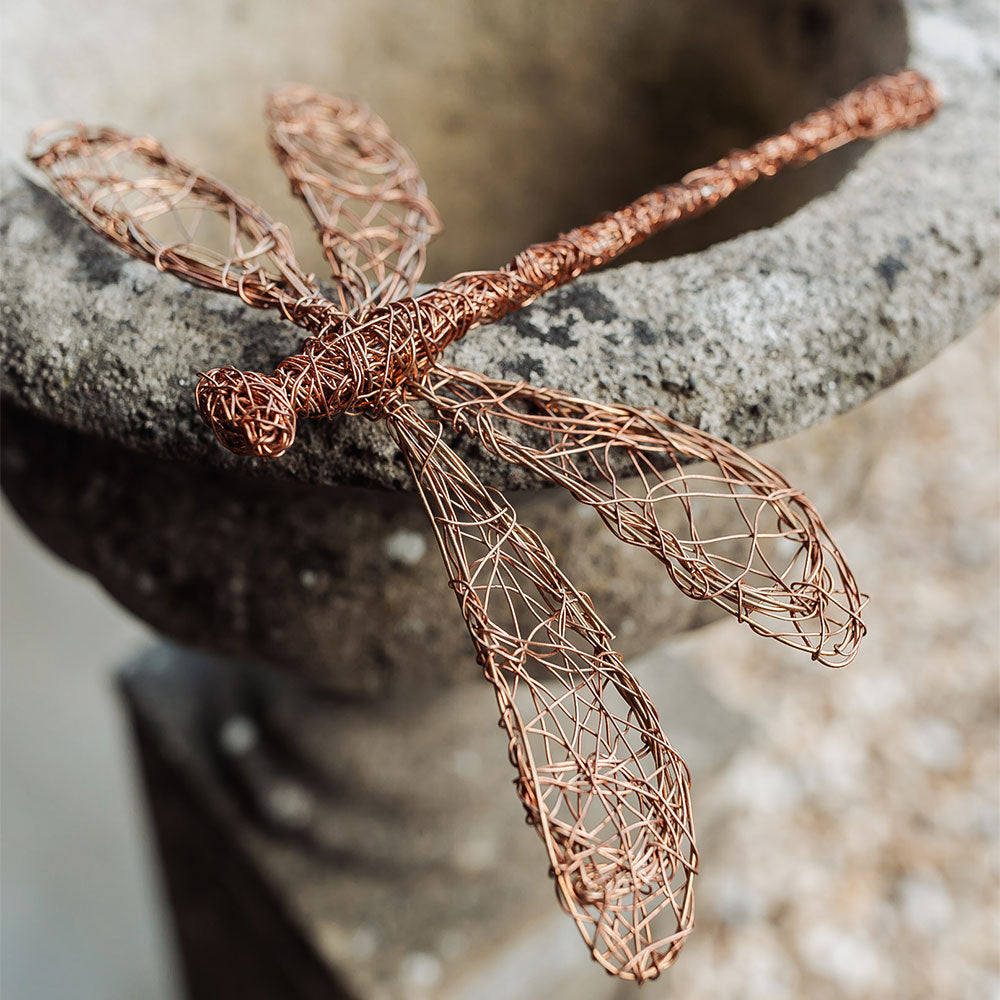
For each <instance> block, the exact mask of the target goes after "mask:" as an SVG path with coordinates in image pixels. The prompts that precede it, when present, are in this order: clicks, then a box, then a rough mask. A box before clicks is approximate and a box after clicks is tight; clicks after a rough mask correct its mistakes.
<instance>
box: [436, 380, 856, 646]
mask: <svg viewBox="0 0 1000 1000" xmlns="http://www.w3.org/2000/svg"><path fill="white" fill-rule="evenodd" d="M416 391H417V394H418V395H419V396H420V397H421V398H423V399H425V400H426V401H428V402H429V403H431V405H432V406H433V407H434V408H435V410H436V411H437V413H438V414H439V415H440V416H441V417H442V418H444V419H445V420H447V421H448V422H449V423H451V424H452V425H453V426H454V427H456V428H459V429H463V430H465V431H466V432H468V433H469V434H471V435H472V436H473V437H475V438H477V439H478V440H479V441H480V442H482V444H483V445H484V446H485V447H486V448H487V449H488V450H490V451H492V452H493V453H494V454H496V455H498V456H500V457H501V458H503V459H506V460H508V461H511V462H516V463H519V464H520V465H523V466H526V467H527V468H529V469H531V470H532V471H533V472H535V473H537V474H538V475H540V476H543V477H544V478H545V479H547V480H549V481H551V482H553V483H556V484H558V485H560V486H562V487H564V488H565V489H567V490H569V492H570V493H571V494H572V495H573V496H574V497H576V499H577V500H579V501H580V502H582V503H585V504H588V505H589V506H591V507H593V508H594V509H595V510H596V511H597V513H598V514H599V515H600V517H601V519H602V520H603V521H604V523H605V525H607V527H608V528H609V529H610V530H611V531H612V532H613V533H614V534H615V535H617V536H618V538H620V539H621V540H622V541H625V542H628V543H629V544H631V545H636V546H639V547H641V548H645V549H647V550H649V552H650V553H652V555H654V556H655V557H656V558H657V559H659V560H660V561H661V562H662V563H663V564H664V566H665V567H666V570H667V573H668V574H669V575H670V577H671V579H672V580H673V581H674V583H675V584H676V585H677V586H678V587H679V588H680V589H681V590H682V591H683V592H684V593H685V594H687V595H688V596H689V597H692V598H694V599H696V600H707V601H711V602H712V603H714V604H716V605H717V606H718V607H720V608H723V609H724V610H726V611H728V612H729V613H730V614H733V615H735V616H736V617H737V618H739V619H740V620H742V621H745V622H746V623H747V624H748V625H749V626H750V628H752V629H753V630H754V631H755V632H758V633H760V634H761V635H765V636H771V637H773V638H776V639H778V640H779V641H780V642H783V643H785V644H787V645H789V646H793V647H795V648H798V649H803V650H805V651H807V652H809V653H810V655H811V656H812V657H813V658H814V659H817V660H819V661H820V662H822V663H825V664H827V665H829V666H843V665H844V664H846V663H848V662H850V660H851V659H853V657H854V655H855V653H856V650H857V646H858V643H859V642H860V640H861V638H862V637H863V636H864V634H865V626H864V624H863V622H862V619H861V611H862V608H863V607H864V604H865V602H866V600H867V598H866V597H865V596H864V595H863V594H862V593H861V592H860V590H859V588H858V585H857V582H856V581H855V579H854V576H853V574H852V573H851V570H850V568H849V567H848V565H847V562H846V560H845V559H844V556H843V554H842V553H841V551H840V549H839V548H838V547H837V545H836V543H835V542H834V541H833V539H832V538H831V537H830V534H829V532H828V531H827V529H826V526H825V525H824V524H823V521H822V519H821V518H820V516H819V514H818V513H817V512H816V509H815V508H814V507H813V505H812V504H811V503H810V501H809V500H808V499H807V498H806V497H805V496H804V495H803V494H802V493H801V492H799V491H798V490H795V489H793V488H792V487H791V486H790V485H789V484H788V482H787V481H786V480H785V479H784V478H783V477H782V476H781V474H780V473H778V472H776V471H775V470H774V469H772V468H770V467H769V466H768V465H766V464H765V463H763V462H761V461H759V460H757V459H755V458H753V457H752V456H750V455H747V454H746V453H744V452H742V451H740V450H739V449H738V448H736V447H734V446H733V445H731V444H729V443H727V442H726V441H723V440H721V439H720V438H717V437H714V436H713V435H711V434H707V433H706V432H704V431H700V430H697V429H696V428H693V427H688V426H686V425H684V424H681V423H678V422H677V421H674V420H672V419H670V418H669V417H667V416H665V415H664V414H662V413H659V412H658V411H656V410H651V409H639V408H633V407H625V406H616V405H605V404H600V403H595V402H591V401H588V400H584V399H578V398H576V397H574V396H571V395H569V394H568V393H563V392H559V391H557V390H554V389H543V388H536V387H534V386H531V385H528V384H526V383H524V382H506V381H502V380H497V379H490V378H487V377H486V376H483V375H480V374H478V373H476V372H469V371H461V370H457V369H454V368H448V367H445V366H435V368H434V369H433V370H432V372H431V375H430V378H429V379H428V380H426V381H425V383H424V384H423V385H422V386H421V387H420V388H418V389H417V390H416ZM515 427H517V428H519V429H520V430H521V431H522V434H521V435H520V436H518V437H515V436H513V434H512V433H511V431H512V429H513V428H515ZM523 432H527V434H528V437H529V439H530V440H529V441H528V442H527V443H526V442H525V440H524V436H525V435H524V433H523Z"/></svg>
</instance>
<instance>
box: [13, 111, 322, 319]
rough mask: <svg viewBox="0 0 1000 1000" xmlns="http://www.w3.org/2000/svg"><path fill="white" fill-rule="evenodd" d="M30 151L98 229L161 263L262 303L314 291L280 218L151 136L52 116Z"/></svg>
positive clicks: (192, 278)
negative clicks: (56, 119)
mask: <svg viewBox="0 0 1000 1000" xmlns="http://www.w3.org/2000/svg"><path fill="white" fill-rule="evenodd" d="M28 156H29V158H30V159H31V160H32V161H33V162H34V163H35V165H36V166H37V167H39V169H41V170H42V171H43V172H44V173H45V174H46V175H47V176H48V178H49V180H50V181H51V182H52V186H53V187H54V188H55V190H56V192H57V193H58V194H59V195H60V196H61V197H62V198H63V200H64V201H66V202H67V203H68V204H69V205H70V206H71V207H72V208H74V209H76V211H77V212H79V213H80V215H82V216H83V218H84V219H86V221H87V222H88V223H90V225H91V226H92V227H93V228H94V229H96V230H97V231H98V232H99V233H101V234H102V235H103V236H106V237H108V238H109V239H111V240H112V241H113V242H115V243H116V244H118V246H119V247H121V248H122V249H123V250H126V251H128V252H129V253H130V254H132V255H133V256H135V257H139V258H140V259H142V260H145V261H148V262H149V263H151V264H154V265H155V266H156V267H157V268H159V269H160V270H161V271H168V272H169V273H171V274H174V275H177V276H178V277H180V278H183V279H184V280H185V281H189V282H191V283H192V284H194V285H199V286H201V287H203V288H211V289H214V290H217V291H223V292H230V293H233V294H236V295H239V296H240V297H241V298H243V299H244V300H245V301H246V302H248V303H249V304H251V305H255V306H260V307H263V308H269V307H273V306H278V305H281V304H282V303H283V302H286V303H287V302H293V301H296V300H299V299H302V298H305V297H309V296H314V295H316V293H317V290H316V287H315V285H314V284H313V281H312V278H311V277H310V276H308V275H306V274H305V273H304V272H303V271H302V269H301V268H300V267H299V265H298V262H297V261H296V259H295V255H294V253H293V251H292V246H291V241H290V240H289V237H288V234H287V232H286V231H285V228H284V226H282V225H281V224H280V223H277V222H274V221H273V220H271V219H270V218H269V217H268V216H267V214H266V213H265V212H264V210H263V209H261V208H260V207H259V206H257V205H256V204H254V203H253V202H252V201H250V200H249V199H247V198H244V197H242V196H241V195H239V194H237V193H235V192H234V191H231V190H230V189H229V188H227V187H226V186H225V185H224V184H221V183H220V182H219V181H216V180H213V179H212V178H211V177H208V176H207V175H205V174H203V173H201V172H200V171H198V170H196V169H195V168H194V167H191V166H188V165H187V164H186V163H184V162H183V161H182V160H179V159H177V158H176V157H174V156H171V155H170V154H169V153H167V152H166V150H164V148H163V147H162V146H161V145H160V144H159V143H158V142H157V141H156V140H155V139H153V138H151V137H150V136H132V135H127V134H125V133H123V132H118V131H116V130H115V129H111V128H101V127H91V126H85V125H75V124H63V123H55V124H51V125H44V126H42V127H41V128H39V129H37V130H36V131H35V132H34V133H33V134H32V137H31V139H30V140H29V149H28Z"/></svg>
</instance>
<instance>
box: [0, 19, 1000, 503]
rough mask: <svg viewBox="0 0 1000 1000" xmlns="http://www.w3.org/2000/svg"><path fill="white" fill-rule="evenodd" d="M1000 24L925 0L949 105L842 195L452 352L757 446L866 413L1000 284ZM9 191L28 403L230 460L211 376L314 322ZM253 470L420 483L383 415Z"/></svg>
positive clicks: (7, 213)
mask: <svg viewBox="0 0 1000 1000" xmlns="http://www.w3.org/2000/svg"><path fill="white" fill-rule="evenodd" d="M986 16H987V15H986V14H985V13H984V12H983V5H982V4H981V3H979V2H978V0H977V2H973V0H970V2H969V3H966V4H956V5H954V6H952V7H949V8H942V9H940V10H938V9H936V8H934V9H924V8H922V7H919V6H916V7H915V8H914V11H913V13H912V20H913V25H912V27H913V38H914V53H913V57H912V59H911V60H910V61H911V62H912V64H913V65H914V66H916V67H917V68H919V69H921V70H924V71H925V72H927V73H928V74H929V75H930V76H932V77H933V78H934V79H935V80H936V81H937V82H938V83H939V84H940V87H941V89H942V91H943V94H944V98H945V106H944V108H943V110H942V111H941V113H940V115H939V117H938V118H937V120H935V121H934V122H932V123H931V124H929V125H928V126H926V127H925V128H923V129H920V130H917V131H914V132H912V133H908V134H904V135H897V136H893V137H890V138H888V139H885V140H883V141H881V142H879V143H878V144H876V145H875V146H874V147H873V148H872V149H871V150H870V151H869V152H868V153H867V154H866V155H865V156H864V157H863V158H862V159H861V160H860V161H859V162H858V164H857V166H856V168H855V169H854V170H852V171H851V172H850V173H848V174H847V176H846V177H845V178H844V180H843V181H842V183H841V184H840V185H839V186H838V187H837V188H836V189H835V190H833V191H831V192H830V193H829V194H827V195H825V196H822V197H817V198H815V199H813V200H812V201H810V202H809V204H807V205H806V206H805V207H804V208H802V209H801V210H800V211H798V212H796V213H795V214H794V215H792V216H791V217H789V218H787V219H785V220H784V221H782V222H780V223H779V224H777V225H775V226H773V227H771V228H767V229H764V230H759V231H755V232H751V233H746V234H744V235H743V236H740V237H739V238H737V239H735V240H733V241H731V242H727V243H723V244H719V245H716V246H713V247H711V248H709V249H708V250H705V251H704V252H702V253H699V254H696V255H689V256H683V257H679V258H674V259H671V260H666V261H660V262H655V263H649V264H631V265H626V266H624V267H622V268H620V269H617V270H614V271H610V272H607V273H604V274H597V275H594V276H591V277H589V278H587V279H585V280H583V281H580V282H578V283H577V284H576V285H574V286H571V287H568V288H566V289H565V290H562V291H559V292H557V293H554V294H551V295H548V296H545V297H544V298H543V299H542V300H541V301H539V302H538V303H536V304H535V305H534V306H532V307H531V308H530V309H528V310H526V311H524V312H523V313H521V314H518V315H515V316H514V317H512V318H510V319H509V320H508V321H507V322H505V323H501V324H498V325H496V326H495V327H492V328H489V329H485V330H480V331H476V332H475V333H474V335H471V336H470V337H469V338H467V340H466V342H464V343H462V344H459V345H457V347H456V348H455V349H454V350H453V351H452V352H451V354H450V358H451V360H453V361H455V362H457V363H459V364H461V365H465V366H467V367H470V368H474V369H479V370H484V371H487V372H489V373H491V374H497V375H507V376H515V377H527V378H530V379H531V380H533V381H536V382H539V383H542V384H549V385H553V386H557V387H560V388H565V389H571V390H573V391H576V392H578V393H580V394H582V395H588V396H593V397H595V398H599V399H609V400H625V401H628V402H632V403H646V404H652V405H656V406H659V407H661V408H663V409H665V410H667V411H668V412H670V413H672V414H673V415H675V416H677V417H679V418H681V419H686V420H688V421H693V422H697V423H699V424H700V425H701V426H702V427H704V428H706V429H708V430H711V431H713V432H715V433H719V434H721V435H723V436H725V437H728V438H730V439H732V440H734V441H736V442H738V443H741V444H750V443H754V442H758V441H761V440H765V439H770V438H773V437H781V436H784V435H787V434H789V433H792V432H793V431H796V430H800V429H802V428H803V427H806V426H809V425H811V424H813V423H816V422H818V421H820V420H823V419H825V418H828V417H830V416H831V415H833V414H835V413H839V412H842V411H844V410H847V409H849V408H851V407H853V406H856V405H857V404H858V403H860V402H862V401H863V400H864V399H866V398H868V397H869V396H870V395H872V394H873V393H874V392H876V391H878V389H880V388H882V387H884V386H886V385H888V384H891V383H892V382H893V381H896V380H897V379H899V378H900V377H902V376H903V375H904V374H906V373H907V372H909V371H913V370H915V369H916V368H919V367H920V366H921V365H922V364H924V363H925V362H926V361H928V360H929V359H930V358H931V357H933V356H934V354H935V353H936V352H937V351H939V350H940V349H941V347H943V346H944V345H945V344H946V343H947V342H948V341H950V340H951V339H953V338H954V337H956V336H959V335H960V334H961V333H963V332H965V331H966V330H968V329H969V327H970V326H971V325H972V323H973V322H974V321H975V320H976V319H977V318H978V316H979V315H981V314H982V313H983V312H984V311H985V309H986V307H987V305H988V304H989V303H990V301H992V299H993V298H994V297H995V296H996V295H997V294H998V292H1000V269H998V259H1000V242H998V232H1000V228H998V225H997V220H998V217H1000V207H998V200H997V191H998V190H1000V164H998V160H997V158H996V157H994V156H990V155H987V154H986V151H985V150H984V148H983V137H984V136H989V135H995V134H996V129H997V127H998V118H997V108H996V102H995V101H994V100H993V96H992V87H993V76H992V75H993V73H994V72H995V71H996V69H997V66H998V65H1000V64H998V58H997V53H996V51H995V47H993V48H991V47H990V38H989V35H988V33H987V34H984V33H981V32H980V31H979V27H980V21H981V19H982V18H984V17H986ZM892 45H895V42H893V43H892ZM892 58H894V59H895V58H898V55H894V56H892ZM806 78H808V74H806ZM4 183H5V187H6V188H7V193H6V195H5V201H4V235H3V251H4V270H5V282H4V287H3V294H2V298H0V315H2V320H3V324H4V328H5V331H6V337H5V346H4V356H3V360H4V387H5V388H4V391H5V393H6V395H7V396H8V397H9V398H10V400H11V401H13V402H15V403H16V404H17V405H20V406H22V407H25V408H28V409H30V410H33V411H42V410H44V411H45V412H47V413H48V414H50V415H51V417H52V418H53V419H55V420H56V421H58V422H59V423H62V424H64V425H66V426H69V427H73V428H76V429H78V430H82V431H85V432H89V433H94V434H98V435H100V436H105V437H110V438H112V439H114V440H117V441H120V442H123V443H125V444H127V445H128V446H129V447H131V448H137V449H142V450H151V451H155V452H156V453H157V454H160V455H164V456H168V457H178V458H187V459H193V460H197V461H199V462H202V463H206V464H209V465H223V466H230V467H231V466H233V465H234V464H235V463H236V462H237V461H238V460H235V459H233V458H232V457H231V456H228V455H226V454H225V453H224V452H222V451H221V450H220V449H219V448H218V447H217V446H216V445H215V443H214V441H213V439H212V437H211V435H210V434H209V433H208V431H207V430H206V429H205V428H204V427H203V426H202V425H201V423H200V421H199V420H198V418H197V416H196V414H195V412H194V409H193V406H192V400H191V389H192V385H193V381H194V376H195V373H196V372H197V371H199V370H202V369H204V368H207V367H210V366H212V365H215V364H221V363H235V364H237V365H241V366H245V367H252V368H258V369H259V368H267V367H268V365H269V364H272V363H273V362H274V361H276V360H277V359H278V358H279V357H280V356H281V355H282V354H283V353H285V352H288V351H291V350H293V349H294V348H295V346H296V342H297V339H298V338H297V334H296V331H295V330H293V329H292V328H290V327H289V326H288V324H285V323H282V322H280V321H278V320H277V319H274V318H273V317H270V316H267V315H263V314H261V313H259V312H255V311H253V310H250V309H248V308H246V307H244V306H243V305H242V304H241V303H239V302H238V301H233V300H230V299H227V298H225V297H222V296H219V295H210V294H207V293H205V292H203V291H199V290H194V289H190V288H187V287H185V286H184V285H182V284H181V283H180V282H178V281H176V280H173V279H171V278H167V277H163V276H159V275H157V274H156V273H155V272H154V271H152V270H151V269H150V268H149V267H148V266H146V265H143V264H141V263H139V262H136V261H132V260H129V259H127V258H126V257H125V256H124V255H122V254H121V253H119V252H117V251H115V250H114V249H113V248H110V247H108V246H105V245H104V244H103V243H102V242H101V240H100V239H99V238H97V237H95V236H94V235H93V234H92V233H90V232H89V231H88V230H87V229H86V227H85V226H83V225H81V224H80V223H79V222H78V221H77V220H76V219H75V218H73V216H72V215H71V213H69V212H68V211H66V210H65V209H63V208H62V207H60V206H59V205H58V204H57V203H56V202H55V201H54V200H53V199H52V198H51V196H49V195H48V194H46V193H44V192H41V191H38V190H36V189H35V188H34V187H33V186H32V185H31V184H29V183H27V182H26V181H24V180H22V179H20V178H17V177H15V176H12V175H11V174H9V173H8V174H7V175H6V179H5V182H4ZM603 207H605V206H604V205H595V206H594V208H595V210H596V209H600V208H603ZM242 464H243V465H246V464H247V463H246V462H243V463H242ZM475 465H476V468H477V470H478V471H480V472H481V474H483V475H484V476H485V477H487V478H488V479H489V481H490V482H492V483H494V484H497V485H501V486H513V485H519V484H523V483H524V481H525V480H524V476H523V474H522V473H520V472H519V471H518V470H514V469H511V468H509V467H506V466H503V465H501V464H498V463H495V462H493V461H491V460H489V459H488V458H481V456H479V455H478V453H477V454H476V461H475ZM256 471H257V472H258V473H259V474H261V475H266V476H272V477H292V478H295V479H296V480H298V481H300V482H309V483H328V484H340V483H346V484H355V485H379V486H391V487H397V486H403V485H405V482H406V476H407V473H406V472H405V469H404V468H403V465H402V463H401V462H400V461H399V459H398V457H397V456H396V455H395V453H394V449H393V447H392V446H391V445H390V444H389V442H388V441H387V438H386V436H385V434H384V432H383V431H382V429H381V428H379V427H377V426H374V425H371V424H369V423H367V422H365V421H362V420H337V421H332V422H329V423H327V424H326V425H325V426H320V425H314V426H310V427H308V428H306V429H304V430H303V432H302V434H301V439H300V440H299V442H298V443H297V445H296V447H295V448H294V449H293V450H292V451H291V452H290V453H289V454H288V455H287V456H286V457H285V458H283V459H281V460H280V461H276V462H273V463H270V464H268V465H267V466H266V467H258V468H257V469H256Z"/></svg>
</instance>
